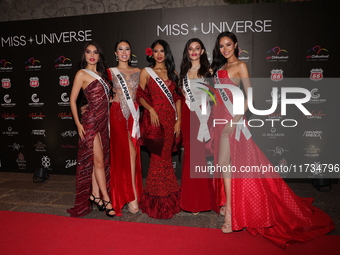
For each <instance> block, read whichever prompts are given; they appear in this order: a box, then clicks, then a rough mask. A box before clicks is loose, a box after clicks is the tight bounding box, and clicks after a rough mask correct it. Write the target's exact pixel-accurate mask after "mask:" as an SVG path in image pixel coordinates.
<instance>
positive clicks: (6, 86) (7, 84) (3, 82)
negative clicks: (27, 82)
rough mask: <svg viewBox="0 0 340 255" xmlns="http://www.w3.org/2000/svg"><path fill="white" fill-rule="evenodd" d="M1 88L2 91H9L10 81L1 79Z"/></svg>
mask: <svg viewBox="0 0 340 255" xmlns="http://www.w3.org/2000/svg"><path fill="white" fill-rule="evenodd" d="M1 87H3V88H4V89H9V88H10V87H11V79H9V78H3V79H1Z"/></svg>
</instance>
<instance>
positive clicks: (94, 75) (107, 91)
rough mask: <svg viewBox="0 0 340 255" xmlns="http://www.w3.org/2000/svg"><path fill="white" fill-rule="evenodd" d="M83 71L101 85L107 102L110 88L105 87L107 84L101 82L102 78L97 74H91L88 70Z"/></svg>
mask: <svg viewBox="0 0 340 255" xmlns="http://www.w3.org/2000/svg"><path fill="white" fill-rule="evenodd" d="M82 70H83V71H85V72H87V73H88V74H89V75H92V76H93V77H94V78H96V79H97V80H98V81H99V82H100V83H101V84H102V85H103V88H104V91H105V94H106V96H107V99H108V101H109V95H110V88H109V86H108V85H107V83H106V82H105V81H104V80H103V78H102V77H100V76H99V75H98V74H96V73H95V72H92V71H91V70H88V69H82Z"/></svg>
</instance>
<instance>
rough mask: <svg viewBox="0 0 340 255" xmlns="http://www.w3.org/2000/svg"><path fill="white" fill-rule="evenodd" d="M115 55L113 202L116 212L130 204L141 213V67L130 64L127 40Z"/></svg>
mask: <svg viewBox="0 0 340 255" xmlns="http://www.w3.org/2000/svg"><path fill="white" fill-rule="evenodd" d="M115 55H116V59H117V62H118V66H117V67H116V68H109V69H108V75H109V78H110V79H111V80H112V83H113V92H114V97H113V100H112V105H111V109H110V136H111V137H112V138H113V139H111V140H110V155H111V157H110V158H111V160H110V172H111V198H112V204H113V207H114V209H115V211H116V215H117V216H121V215H122V208H123V206H124V205H125V204H126V203H128V210H129V212H130V213H132V214H136V213H138V211H139V208H138V198H139V197H140V195H141V193H142V172H141V162H140V149H139V148H140V147H139V146H137V139H138V138H139V125H138V123H139V121H138V120H139V106H138V104H137V103H136V94H137V89H138V86H139V74H140V69H139V68H134V67H132V66H131V64H130V63H131V57H132V51H131V45H130V43H129V42H128V41H127V40H120V41H118V42H117V43H116V45H115Z"/></svg>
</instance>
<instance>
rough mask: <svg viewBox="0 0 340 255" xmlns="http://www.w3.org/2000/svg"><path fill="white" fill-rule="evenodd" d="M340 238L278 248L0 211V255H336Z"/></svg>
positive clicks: (211, 232)
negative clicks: (284, 248)
mask: <svg viewBox="0 0 340 255" xmlns="http://www.w3.org/2000/svg"><path fill="white" fill-rule="evenodd" d="M339 251H340V236H322V237H320V238H317V239H315V240H313V241H311V242H308V243H305V244H300V243H298V244H293V245H291V246H289V247H288V248H287V249H286V250H283V249H281V248H279V247H277V246H275V245H274V244H272V243H271V242H269V241H268V240H266V239H265V238H263V237H261V236H256V237H253V236H251V235H250V234H248V233H247V232H246V231H241V232H237V233H232V234H222V233H221V231H220V230H219V229H210V228H193V227H180V226H170V225H157V224H146V223H132V222H121V221H110V220H95V219H77V218H71V217H63V216H55V215H49V214H37V213H23V212H9V211H0V254H1V255H12V254H15V255H17V254H21V255H22V254H34V255H36V254H39V255H45V254H49V255H54V254H58V255H66V254H75V255H78V254H80V255H87V254H94V255H97V254H100V255H106V254H133V255H135V254H148V255H149V254H176V255H177V254H275V255H276V254H278V255H280V254H298V255H303V254H339V253H338V252H339Z"/></svg>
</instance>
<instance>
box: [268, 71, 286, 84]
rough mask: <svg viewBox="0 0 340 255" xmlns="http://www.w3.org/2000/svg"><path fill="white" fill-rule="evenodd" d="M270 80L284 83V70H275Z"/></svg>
mask: <svg viewBox="0 0 340 255" xmlns="http://www.w3.org/2000/svg"><path fill="white" fill-rule="evenodd" d="M270 79H271V80H272V81H282V80H283V70H282V69H273V70H272V71H271V76H270Z"/></svg>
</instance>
